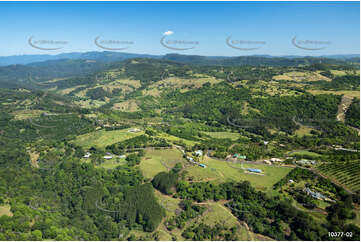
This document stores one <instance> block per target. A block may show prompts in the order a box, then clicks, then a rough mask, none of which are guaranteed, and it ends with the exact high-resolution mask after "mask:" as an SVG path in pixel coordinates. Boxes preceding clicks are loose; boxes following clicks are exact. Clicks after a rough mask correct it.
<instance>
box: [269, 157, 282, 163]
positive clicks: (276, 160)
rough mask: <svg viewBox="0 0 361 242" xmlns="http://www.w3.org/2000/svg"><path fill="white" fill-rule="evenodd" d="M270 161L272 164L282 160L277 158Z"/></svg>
mask: <svg viewBox="0 0 361 242" xmlns="http://www.w3.org/2000/svg"><path fill="white" fill-rule="evenodd" d="M271 161H272V162H281V161H282V160H281V159H279V158H271Z"/></svg>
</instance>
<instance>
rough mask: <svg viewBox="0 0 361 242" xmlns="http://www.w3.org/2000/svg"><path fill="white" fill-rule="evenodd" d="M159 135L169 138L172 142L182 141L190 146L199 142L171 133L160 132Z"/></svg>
mask: <svg viewBox="0 0 361 242" xmlns="http://www.w3.org/2000/svg"><path fill="white" fill-rule="evenodd" d="M158 137H159V138H163V139H166V140H169V141H170V142H172V141H182V142H183V143H184V144H186V145H189V146H193V145H195V144H197V142H196V141H191V140H187V139H182V138H179V137H177V136H173V135H169V134H166V133H160V134H159V135H158Z"/></svg>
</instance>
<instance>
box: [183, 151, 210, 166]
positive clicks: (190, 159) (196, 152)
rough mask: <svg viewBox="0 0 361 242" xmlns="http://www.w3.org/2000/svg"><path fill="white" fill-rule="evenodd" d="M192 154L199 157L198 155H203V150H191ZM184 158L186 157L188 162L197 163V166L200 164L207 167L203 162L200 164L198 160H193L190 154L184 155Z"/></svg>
mask: <svg viewBox="0 0 361 242" xmlns="http://www.w3.org/2000/svg"><path fill="white" fill-rule="evenodd" d="M193 154H194V155H195V156H196V157H200V156H202V155H203V151H202V150H196V151H194V152H193ZM186 159H187V160H188V161H189V162H190V163H193V164H196V165H198V166H200V167H202V168H207V166H206V165H205V164H202V163H200V162H197V161H195V160H194V158H193V157H191V156H186Z"/></svg>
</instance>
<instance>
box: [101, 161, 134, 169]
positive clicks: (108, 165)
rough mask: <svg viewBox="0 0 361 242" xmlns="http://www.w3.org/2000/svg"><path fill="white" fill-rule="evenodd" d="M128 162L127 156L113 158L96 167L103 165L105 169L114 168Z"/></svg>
mask: <svg viewBox="0 0 361 242" xmlns="http://www.w3.org/2000/svg"><path fill="white" fill-rule="evenodd" d="M126 163H127V162H126V160H125V158H113V159H111V160H104V162H103V163H102V164H101V165H98V166H96V167H101V168H104V169H114V168H116V167H117V166H121V165H125V164H126Z"/></svg>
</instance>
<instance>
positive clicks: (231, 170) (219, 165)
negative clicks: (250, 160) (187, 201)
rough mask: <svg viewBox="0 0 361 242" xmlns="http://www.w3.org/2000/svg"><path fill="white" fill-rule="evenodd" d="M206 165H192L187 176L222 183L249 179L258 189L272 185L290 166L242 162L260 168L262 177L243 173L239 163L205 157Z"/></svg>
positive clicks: (268, 187) (264, 189)
mask: <svg viewBox="0 0 361 242" xmlns="http://www.w3.org/2000/svg"><path fill="white" fill-rule="evenodd" d="M202 163H203V164H206V165H207V168H201V167H198V166H193V167H190V168H188V169H187V171H188V176H189V177H192V179H193V180H194V181H210V182H216V183H222V182H227V181H244V180H246V181H249V182H251V184H252V185H253V186H254V187H256V188H257V189H259V190H262V191H268V190H270V189H271V188H272V186H273V185H274V184H275V183H276V182H277V181H279V180H280V179H282V178H283V177H284V176H286V175H287V173H288V172H289V171H290V170H291V168H287V167H281V166H279V167H278V166H269V165H256V164H247V163H246V164H243V167H244V168H245V169H246V168H256V169H261V170H262V171H263V172H264V175H263V176H262V177H260V176H258V175H256V174H249V173H245V172H244V171H243V169H242V166H241V164H239V163H238V164H233V163H231V162H226V161H219V160H215V159H212V158H208V157H207V158H205V160H204V161H202Z"/></svg>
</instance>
